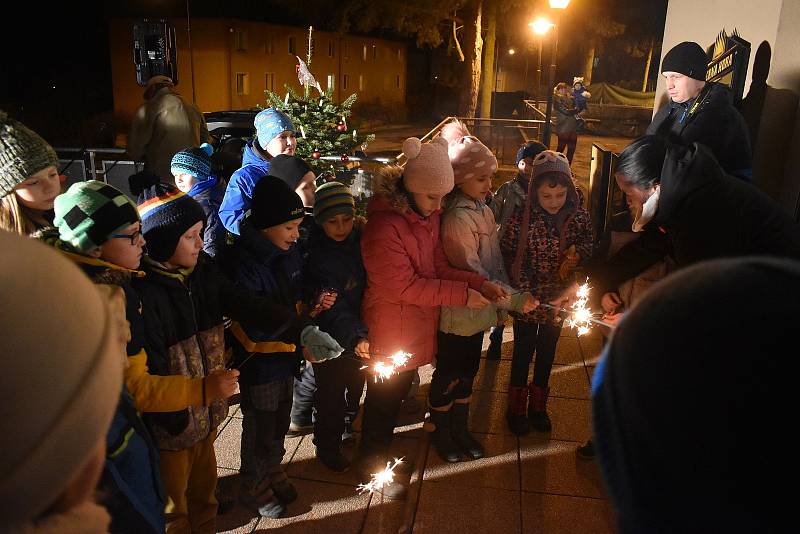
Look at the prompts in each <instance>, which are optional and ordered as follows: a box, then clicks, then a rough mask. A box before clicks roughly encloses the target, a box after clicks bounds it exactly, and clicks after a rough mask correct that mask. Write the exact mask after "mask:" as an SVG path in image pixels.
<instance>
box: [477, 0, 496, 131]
mask: <svg viewBox="0 0 800 534" xmlns="http://www.w3.org/2000/svg"><path fill="white" fill-rule="evenodd" d="M485 7H486V39H485V40H484V42H483V50H484V56H483V66H482V71H483V74H482V79H481V115H480V116H481V117H491V116H492V93H493V92H494V89H495V86H496V84H497V79H496V75H495V72H494V67H495V62H496V61H497V58H496V57H495V55H494V52H495V40H496V37H497V6H496V5H495V2H493V1H492V0H486V6H485Z"/></svg>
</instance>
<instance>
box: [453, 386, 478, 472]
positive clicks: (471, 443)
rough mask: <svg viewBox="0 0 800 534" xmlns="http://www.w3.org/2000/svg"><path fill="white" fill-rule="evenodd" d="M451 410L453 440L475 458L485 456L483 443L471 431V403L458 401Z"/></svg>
mask: <svg viewBox="0 0 800 534" xmlns="http://www.w3.org/2000/svg"><path fill="white" fill-rule="evenodd" d="M465 400H469V399H465ZM450 412H451V413H452V425H453V440H454V441H455V442H456V444H458V445H459V446H460V447H461V450H462V451H464V453H465V454H466V455H467V456H469V457H470V458H472V459H473V460H478V459H479V458H483V456H484V454H486V453H485V451H484V450H483V445H481V444H480V443H479V442H478V441H477V440H476V439H475V438H474V437H473V436H472V434H470V433H469V428H468V424H469V403H468V402H456V403H455V404H453V408H452V409H451V410H450Z"/></svg>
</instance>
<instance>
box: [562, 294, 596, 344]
mask: <svg viewBox="0 0 800 534" xmlns="http://www.w3.org/2000/svg"><path fill="white" fill-rule="evenodd" d="M589 289H590V288H589V282H588V280H587V281H586V282H585V283H583V284H581V285H580V286H579V287H578V291H577V293H576V296H577V297H578V299H577V300H576V301H575V303H574V304H573V305H572V310H573V311H572V317H571V318H570V319H569V320H567V324H569V326H570V327H571V328H576V329H577V330H578V336H582V335H584V334H588V333H589V329H590V328H591V327H590V323H591V321H592V310H590V309H589V308H588V307H587V304H588V303H589Z"/></svg>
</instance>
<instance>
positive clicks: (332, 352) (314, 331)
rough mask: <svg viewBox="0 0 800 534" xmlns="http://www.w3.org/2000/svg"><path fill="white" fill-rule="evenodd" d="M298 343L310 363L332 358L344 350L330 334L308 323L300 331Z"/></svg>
mask: <svg viewBox="0 0 800 534" xmlns="http://www.w3.org/2000/svg"><path fill="white" fill-rule="evenodd" d="M300 345H302V347H303V355H304V356H305V358H306V360H308V361H310V362H311V363H319V362H324V361H325V360H332V359H333V358H338V357H339V356H340V355H341V354H342V353H343V352H344V349H343V348H342V347H341V346H340V345H339V343H337V342H336V340H335V339H333V338H332V337H331V336H330V334H327V333H326V332H323V331H322V330H320V329H319V327H318V326H313V325H308V326H307V327H305V328H304V329H303V331H302V332H301V333H300Z"/></svg>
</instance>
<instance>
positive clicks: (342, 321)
mask: <svg viewBox="0 0 800 534" xmlns="http://www.w3.org/2000/svg"><path fill="white" fill-rule="evenodd" d="M308 251H309V256H308V261H307V262H306V268H305V271H304V273H303V278H304V282H303V284H304V286H305V288H306V294H307V295H309V296H316V295H319V292H320V291H321V290H322V289H324V288H332V289H335V290H336V292H337V297H336V303H335V304H334V305H333V307H332V308H331V309H329V310H326V311H324V312H322V313H321V314H320V315H319V316H318V317H317V321H316V322H317V325H319V328H320V330H322V331H324V332H327V333H329V334H330V335H331V336H333V338H334V339H335V340H336V341H338V342H339V344H340V345H341V346H342V347H344V348H345V350H347V351H352V350H353V349H354V348H355V345H356V343H358V341H359V339H362V338H366V337H367V327H366V326H365V325H364V323H363V322H362V321H361V299H362V298H363V297H364V290H365V289H366V285H367V272H366V270H365V269H364V261H363V260H362V258H361V232H360V231H359V230H357V229H353V231H352V232H351V233H350V235H349V236H348V237H347V239H345V240H344V241H342V242H341V243H339V242H336V241H334V240H333V239H331V238H329V237H328V236H327V235H325V232H324V231H323V230H322V228H320V227H319V226H318V225H316V224H315V225H314V226H313V227H311V228H310V232H309V239H308Z"/></svg>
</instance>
